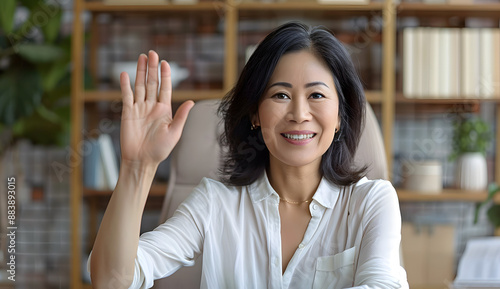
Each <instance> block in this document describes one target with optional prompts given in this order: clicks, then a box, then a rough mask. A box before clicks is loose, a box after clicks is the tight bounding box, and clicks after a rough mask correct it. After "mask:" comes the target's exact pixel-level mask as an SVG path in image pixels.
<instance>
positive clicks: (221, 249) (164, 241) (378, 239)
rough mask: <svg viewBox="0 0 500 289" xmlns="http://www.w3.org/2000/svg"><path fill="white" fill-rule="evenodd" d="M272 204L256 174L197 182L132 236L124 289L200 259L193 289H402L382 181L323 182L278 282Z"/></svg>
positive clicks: (394, 223)
mask: <svg viewBox="0 0 500 289" xmlns="http://www.w3.org/2000/svg"><path fill="white" fill-rule="evenodd" d="M278 205H279V196H278V194H277V193H276V192H275V191H274V189H273V188H272V187H271V185H270V183H269V180H268V178H267V175H266V174H265V173H264V174H263V175H262V177H260V178H259V179H258V180H257V181H256V182H255V183H253V184H251V185H249V186H244V187H232V186H226V185H224V184H222V183H220V182H217V181H214V180H211V179H206V178H205V179H203V180H202V182H201V183H200V184H199V185H198V186H197V187H196V188H195V189H194V191H193V193H192V194H191V195H190V196H189V197H188V198H187V199H186V200H185V201H184V202H183V203H182V204H181V205H180V206H179V208H178V210H177V211H176V213H175V214H174V216H173V217H172V218H170V219H169V220H167V221H166V222H165V223H164V224H162V225H160V226H159V227H158V228H156V229H155V230H154V231H151V232H147V233H144V234H143V235H142V236H141V237H140V241H139V247H138V250H137V258H136V262H135V275H134V281H133V284H132V286H131V287H130V288H150V287H151V286H153V281H154V280H155V279H159V278H163V277H165V276H169V275H171V274H173V273H174V272H175V271H176V270H178V269H179V268H180V267H182V266H190V265H193V264H194V260H196V258H197V257H198V256H199V255H200V254H202V255H203V269H202V270H203V274H202V280H201V288H211V289H222V288H231V289H234V288H273V289H278V288H279V289H282V288H290V289H293V288H300V289H305V288H322V289H324V288H351V287H352V288H408V283H407V281H406V273H405V271H404V269H403V268H402V267H401V266H400V259H399V245H400V239H401V216H400V211H399V203H398V198H397V195H396V192H395V190H394V188H393V187H392V185H391V184H390V183H389V182H388V181H383V180H376V181H370V180H368V179H366V178H363V179H361V180H360V181H359V182H358V183H356V184H354V185H351V186H348V187H339V186H337V185H335V184H332V183H330V182H329V181H327V180H326V179H324V178H323V179H322V180H321V183H320V185H319V187H318V189H317V191H316V193H315V195H314V197H313V201H312V202H311V204H310V205H309V209H310V212H311V216H312V217H311V220H310V222H309V225H308V227H307V229H306V232H305V235H304V239H303V240H302V242H301V243H300V245H299V246H298V248H297V250H296V251H295V254H294V255H293V257H292V259H291V260H290V262H289V263H288V266H287V268H286V271H285V273H284V274H282V268H281V264H282V263H281V234H280V232H281V229H280V215H279V211H278Z"/></svg>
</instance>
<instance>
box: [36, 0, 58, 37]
mask: <svg viewBox="0 0 500 289" xmlns="http://www.w3.org/2000/svg"><path fill="white" fill-rule="evenodd" d="M45 6H46V9H44V11H46V13H47V22H46V23H44V25H40V28H41V29H42V32H43V36H44V37H45V41H46V42H48V43H54V41H55V40H56V38H57V35H59V28H60V27H61V16H62V11H61V8H60V7H58V6H54V5H50V6H49V5H45Z"/></svg>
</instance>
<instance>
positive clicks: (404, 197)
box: [396, 188, 488, 202]
mask: <svg viewBox="0 0 500 289" xmlns="http://www.w3.org/2000/svg"><path fill="white" fill-rule="evenodd" d="M396 191H397V193H398V197H399V201H400V202H449V201H463V202H482V201H484V200H486V198H487V196H488V193H487V192H486V191H477V192H476V191H464V190H458V189H443V191H441V192H440V193H422V192H415V191H409V190H405V189H400V188H396Z"/></svg>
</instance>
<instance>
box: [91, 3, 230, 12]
mask: <svg viewBox="0 0 500 289" xmlns="http://www.w3.org/2000/svg"><path fill="white" fill-rule="evenodd" d="M83 3H84V4H83V9H84V10H88V11H91V12H168V11H172V12H196V11H200V12H210V11H213V12H216V11H217V9H221V8H223V5H222V4H221V3H219V4H216V3H218V2H201V3H197V4H191V5H179V4H168V3H167V2H165V4H163V5H161V4H155V5H148V4H141V5H115V4H106V3H104V2H87V1H84V2H83Z"/></svg>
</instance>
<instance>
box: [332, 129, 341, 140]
mask: <svg viewBox="0 0 500 289" xmlns="http://www.w3.org/2000/svg"><path fill="white" fill-rule="evenodd" d="M341 136H342V130H340V129H335V136H334V138H333V141H335V142H339V141H340V137H341Z"/></svg>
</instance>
